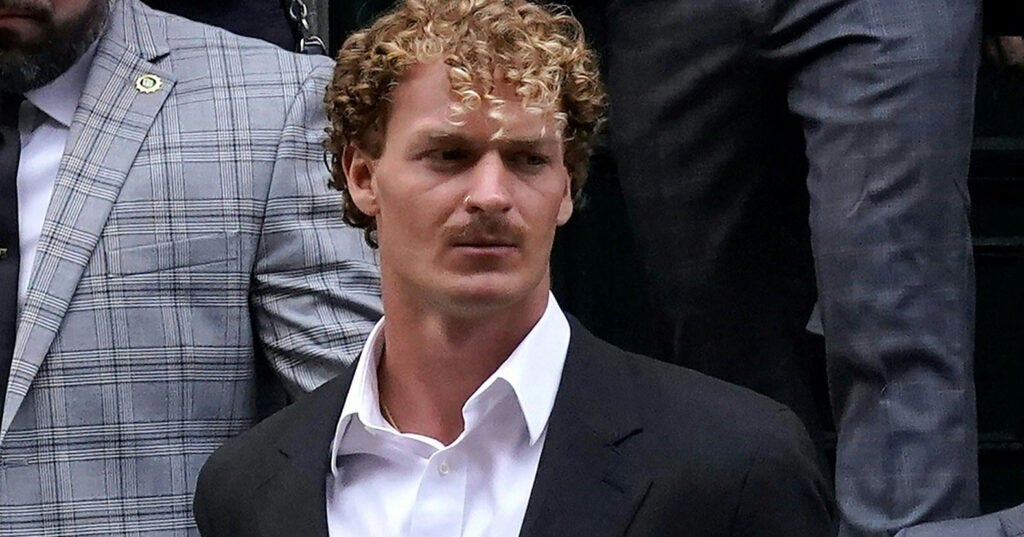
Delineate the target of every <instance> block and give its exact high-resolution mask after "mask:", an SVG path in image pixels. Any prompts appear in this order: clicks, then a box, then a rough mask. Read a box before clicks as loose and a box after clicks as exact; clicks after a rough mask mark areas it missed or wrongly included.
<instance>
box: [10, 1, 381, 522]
mask: <svg viewBox="0 0 1024 537" xmlns="http://www.w3.org/2000/svg"><path fill="white" fill-rule="evenodd" d="M330 70H331V63H330V62H329V61H328V60H326V59H322V58H312V57H307V56H300V55H295V54H291V53H288V52H285V51H282V50H280V49H277V48H276V47H273V46H271V45H269V44H267V43H264V42H260V41H256V40H252V39H245V38H240V37H238V36H234V35H231V34H228V33H227V32H223V31H220V30H217V29H214V28H211V27H208V26H203V25H200V24H197V23H194V22H190V21H186V20H185V19H181V18H178V17H174V16H170V15H168V14H165V13H161V12H158V11H154V10H152V9H150V8H148V7H145V6H143V5H142V4H140V3H139V2H138V1H137V0H0V93H2V95H0V120H2V131H0V136H2V141H0V163H2V167H0V190H2V192H0V394H2V395H3V397H0V411H2V416H3V419H2V422H0V423H2V427H0V536H14V535H39V536H42V535H45V536H61V535H67V536H81V535H194V534H195V533H196V529H195V528H194V527H193V524H192V517H191V511H190V505H191V500H192V494H191V492H192V490H193V488H194V485H195V481H196V477H197V475H198V472H199V468H200V466H201V465H202V464H203V462H204V461H205V460H206V457H207V456H208V455H209V454H210V453H212V452H213V450H214V449H215V448H216V447H217V446H218V445H219V444H220V443H221V442H222V441H223V440H224V439H226V438H228V437H230V436H233V435H235V434H237V433H238V432H240V431H242V430H244V429H247V428H248V427H250V426H251V425H252V424H253V423H255V422H256V420H257V419H258V417H260V416H262V415H265V414H266V413H269V412H270V411H272V410H274V409H276V408H278V407H279V406H281V405H282V404H283V403H284V402H285V400H286V399H287V396H288V395H289V394H298V393H300V392H303V391H305V390H310V389H312V388H314V387H316V386H317V385H319V384H320V383H322V382H324V381H325V380H327V379H329V378H330V377H332V376H334V375H335V374H336V373H337V372H338V371H339V370H341V369H342V367H343V366H344V365H345V364H346V363H348V362H350V361H351V360H352V359H353V358H354V357H355V355H356V354H357V353H358V350H359V345H360V344H361V342H362V339H363V338H364V337H365V334H366V333H367V332H368V331H369V329H370V328H371V327H372V323H373V321H375V320H376V318H377V317H379V308H380V305H379V298H378V291H377V281H378V276H377V270H376V265H375V263H374V261H373V259H372V255H371V254H370V251H369V249H367V248H365V247H364V246H363V245H362V243H361V241H360V235H359V233H358V232H357V231H355V230H352V229H351V228H349V227H348V226H346V225H345V224H344V223H343V222H342V221H341V216H340V204H338V203H337V202H336V200H335V198H334V197H333V196H331V194H330V192H329V190H328V189H327V172H326V169H325V168H324V166H323V162H322V148H321V143H322V140H321V138H322V136H323V130H324V127H325V121H324V115H323V110H322V108H323V107H322V104H321V95H322V92H323V88H324V86H325V85H326V82H327V80H328V79H329V75H330Z"/></svg>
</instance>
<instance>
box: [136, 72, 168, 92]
mask: <svg viewBox="0 0 1024 537" xmlns="http://www.w3.org/2000/svg"><path fill="white" fill-rule="evenodd" d="M163 86H164V81H163V80H160V77H158V76H156V75H142V76H140V77H139V78H138V79H137V80H135V89H137V90H139V92H140V93H156V92H158V91H160V88H162V87H163Z"/></svg>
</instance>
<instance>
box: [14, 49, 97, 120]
mask: <svg viewBox="0 0 1024 537" xmlns="http://www.w3.org/2000/svg"><path fill="white" fill-rule="evenodd" d="M98 43H99V40H98V39H97V40H96V41H95V42H93V44H92V45H90V46H89V48H88V49H87V50H86V51H85V54H82V57H80V58H78V60H77V61H76V62H75V63H74V65H72V66H71V67H70V68H69V69H68V70H67V71H64V73H63V74H61V75H60V76H58V77H57V78H55V79H53V80H52V81H51V82H50V83H49V84H47V85H45V86H43V87H41V88H36V89H34V90H31V91H26V92H25V99H26V100H28V101H29V102H30V103H32V104H33V105H34V106H35V107H36V108H38V109H39V110H41V111H42V112H43V113H45V114H46V115H47V116H50V117H51V118H53V119H55V120H56V121H58V122H59V123H60V124H62V125H64V126H65V127H71V121H72V120H74V118H75V110H76V109H77V108H78V101H79V100H80V99H81V98H82V92H83V91H85V82H86V79H87V78H88V77H89V67H90V66H92V60H93V57H94V56H96V46H97V44H98Z"/></svg>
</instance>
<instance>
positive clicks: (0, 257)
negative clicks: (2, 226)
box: [0, 248, 7, 259]
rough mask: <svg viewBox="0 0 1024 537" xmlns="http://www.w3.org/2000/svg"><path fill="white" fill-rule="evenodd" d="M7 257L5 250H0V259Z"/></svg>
mask: <svg viewBox="0 0 1024 537" xmlns="http://www.w3.org/2000/svg"><path fill="white" fill-rule="evenodd" d="M5 257H7V248H0V259H3V258H5Z"/></svg>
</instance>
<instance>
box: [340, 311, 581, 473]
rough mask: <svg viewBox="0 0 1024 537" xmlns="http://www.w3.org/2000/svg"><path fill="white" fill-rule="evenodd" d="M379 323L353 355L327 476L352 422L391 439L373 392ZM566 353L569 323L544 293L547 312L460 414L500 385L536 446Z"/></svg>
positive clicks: (381, 342) (379, 346) (380, 343)
mask: <svg viewBox="0 0 1024 537" xmlns="http://www.w3.org/2000/svg"><path fill="white" fill-rule="evenodd" d="M384 323H385V318H381V319H380V321H378V322H377V325H376V326H374V327H373V330H372V331H371V332H370V336H369V337H368V338H367V340H366V343H365V344H364V345H363V350H362V352H361V353H360V355H359V362H358V363H357V364H356V369H355V371H354V373H353V377H352V385H351V387H350V388H349V391H348V395H347V396H346V397H345V404H344V406H343V407H342V410H341V417H340V418H339V419H338V426H337V428H336V430H335V435H334V441H333V442H332V445H331V468H332V469H333V470H332V471H337V457H338V455H339V454H341V453H339V449H338V448H339V446H341V445H342V440H343V439H344V437H345V434H346V431H347V430H348V428H349V426H350V424H352V423H353V422H354V420H358V422H359V423H360V424H362V425H363V426H364V427H366V428H367V429H368V430H370V431H373V432H375V433H380V432H388V433H391V434H395V433H396V431H395V430H394V428H393V427H391V425H389V424H388V423H387V421H386V420H385V419H384V416H382V415H381V412H380V403H379V399H378V390H377V362H378V360H379V358H380V354H381V350H382V349H383V346H384V337H383V335H384ZM568 348H569V322H568V321H567V320H566V318H565V314H564V313H562V309H561V308H560V307H559V306H558V302H556V301H555V297H554V295H552V294H551V293H548V303H547V307H546V308H545V310H544V314H543V315H541V318H540V320H538V321H537V324H535V325H534V326H533V328H532V329H531V330H530V332H529V333H527V334H526V337H525V338H523V340H522V341H521V342H520V343H519V346H517V347H516V349H515V350H514V351H512V354H510V355H509V357H508V358H507V359H506V360H505V361H504V362H503V363H502V364H501V365H500V366H499V367H498V369H497V370H496V371H495V372H494V373H493V374H492V375H491V376H490V377H488V378H487V380H485V381H484V382H483V384H481V385H480V387H479V388H477V390H476V391H475V392H473V395H471V396H470V398H469V399H468V400H467V401H466V406H464V407H463V412H465V409H466V407H468V406H469V405H470V404H471V403H472V402H473V401H474V399H477V398H478V397H479V396H480V395H481V394H483V393H485V392H486V391H487V390H488V388H490V387H491V386H492V385H494V384H495V383H496V382H499V381H503V382H504V383H506V384H507V385H508V386H510V387H511V389H512V391H513V393H514V394H515V396H516V400H517V402H518V404H519V408H520V410H521V411H522V413H523V417H524V419H525V421H526V426H527V429H528V432H529V435H530V445H533V444H535V443H537V441H538V440H539V439H540V438H541V436H542V435H543V434H544V431H545V429H546V428H547V423H548V418H550V416H551V409H552V407H554V404H555V395H556V394H557V393H558V386H559V384H560V383H561V379H562V368H563V366H564V365H565V355H566V352H567V351H568Z"/></svg>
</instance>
